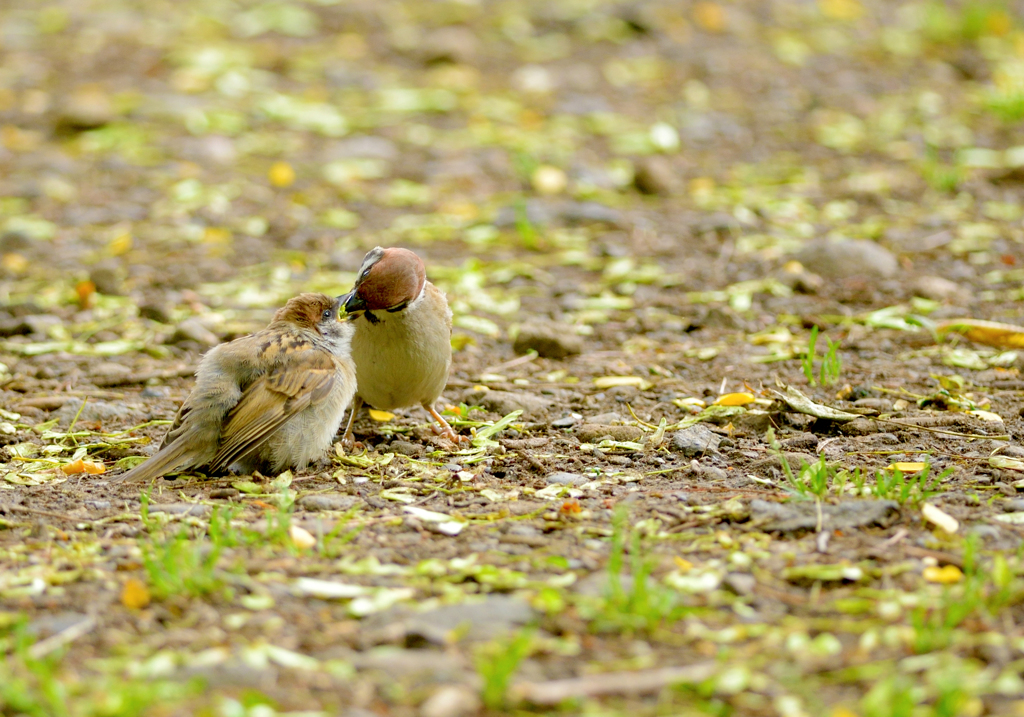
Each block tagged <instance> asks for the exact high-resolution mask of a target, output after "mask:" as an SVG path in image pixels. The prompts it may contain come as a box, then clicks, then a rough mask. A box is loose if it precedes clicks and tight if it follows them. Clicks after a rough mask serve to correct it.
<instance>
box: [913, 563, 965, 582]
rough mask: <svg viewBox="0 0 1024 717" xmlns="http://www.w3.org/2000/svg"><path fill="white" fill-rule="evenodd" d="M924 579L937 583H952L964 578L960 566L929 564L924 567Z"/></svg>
mask: <svg viewBox="0 0 1024 717" xmlns="http://www.w3.org/2000/svg"><path fill="white" fill-rule="evenodd" d="M923 574H924V579H925V580H927V581H928V582H930V583H938V584H939V585H953V584H955V583H958V582H960V581H961V580H963V578H964V574H963V573H962V572H960V568H958V567H957V566H955V565H943V566H942V567H941V568H940V567H938V566H936V565H929V566H928V567H927V568H925V569H924V573H923Z"/></svg>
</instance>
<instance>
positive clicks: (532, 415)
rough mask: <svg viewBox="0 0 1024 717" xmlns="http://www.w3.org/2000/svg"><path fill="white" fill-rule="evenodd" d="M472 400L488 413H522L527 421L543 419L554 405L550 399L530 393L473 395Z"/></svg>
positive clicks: (499, 392) (497, 392)
mask: <svg viewBox="0 0 1024 717" xmlns="http://www.w3.org/2000/svg"><path fill="white" fill-rule="evenodd" d="M472 400H473V401H474V402H475V403H478V404H479V405H480V406H483V407H484V408H485V409H487V410H488V411H494V412H495V413H500V414H501V415H503V416H507V415H508V414H510V413H512V411H522V412H523V418H528V419H537V418H541V417H543V415H544V413H546V412H547V410H548V409H549V408H551V407H552V406H553V405H554V401H552V400H550V399H547V398H542V397H541V396H535V395H533V394H532V393H518V392H512V391H487V392H486V393H474V394H473V399H472Z"/></svg>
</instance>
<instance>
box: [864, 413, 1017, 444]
mask: <svg viewBox="0 0 1024 717" xmlns="http://www.w3.org/2000/svg"><path fill="white" fill-rule="evenodd" d="M863 418H867V419H868V420H871V421H878V422H879V423H890V424H892V425H894V426H900V427H902V428H913V429H917V430H919V431H926V432H928V433H941V434H942V435H944V436H956V437H957V438H977V439H982V440H983V439H986V438H987V439H988V440H990V441H1008V440H1010V436H1009V434H1006V433H1000V434H996V435H992V436H987V435H985V434H982V433H960V432H958V431H945V430H943V429H941V428H932V427H931V426H920V425H917V424H915V423H903V422H902V421H894V420H892V419H891V418H878V417H877V416H863Z"/></svg>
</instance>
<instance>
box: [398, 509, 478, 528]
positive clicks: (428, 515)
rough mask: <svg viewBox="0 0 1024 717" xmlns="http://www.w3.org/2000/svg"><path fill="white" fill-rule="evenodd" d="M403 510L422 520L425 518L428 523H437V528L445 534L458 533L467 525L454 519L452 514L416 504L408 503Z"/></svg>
mask: <svg viewBox="0 0 1024 717" xmlns="http://www.w3.org/2000/svg"><path fill="white" fill-rule="evenodd" d="M402 510H404V511H405V512H406V513H408V514H409V515H411V516H413V517H414V518H419V519H420V520H425V521H427V522H428V523H434V524H436V527H437V529H438V530H439V531H441V532H442V533H444V534H445V535H458V534H459V533H461V532H462V529H463V528H464V527H465V526H466V524H465V523H460V522H459V521H457V520H453V519H452V517H451V516H450V515H446V514H444V513H435V512H434V511H432V510H424V509H423V508H417V507H416V506H414V505H407V506H405V507H404V508H403V509H402Z"/></svg>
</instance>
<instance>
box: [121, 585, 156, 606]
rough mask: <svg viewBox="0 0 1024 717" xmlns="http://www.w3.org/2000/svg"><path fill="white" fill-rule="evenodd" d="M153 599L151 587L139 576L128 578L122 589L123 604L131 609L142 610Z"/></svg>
mask: <svg viewBox="0 0 1024 717" xmlns="http://www.w3.org/2000/svg"><path fill="white" fill-rule="evenodd" d="M150 600H151V597H150V594H149V587H147V586H146V583H144V582H142V581H141V580H139V579H138V578H128V580H126V581H125V583H124V588H122V589H121V604H122V605H124V606H125V607H126V608H128V609H129V610H141V609H142V608H144V607H146V606H147V605H149V602H150Z"/></svg>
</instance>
